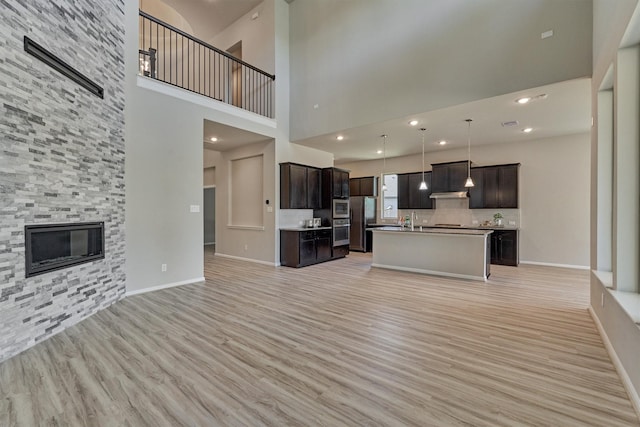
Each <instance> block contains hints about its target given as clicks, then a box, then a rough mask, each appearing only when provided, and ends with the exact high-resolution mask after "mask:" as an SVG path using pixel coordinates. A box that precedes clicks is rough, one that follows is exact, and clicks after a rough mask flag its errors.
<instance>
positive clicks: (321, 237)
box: [316, 230, 331, 262]
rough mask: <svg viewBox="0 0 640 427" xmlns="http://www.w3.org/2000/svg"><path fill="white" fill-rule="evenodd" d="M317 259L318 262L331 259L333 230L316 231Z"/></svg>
mask: <svg viewBox="0 0 640 427" xmlns="http://www.w3.org/2000/svg"><path fill="white" fill-rule="evenodd" d="M316 253H317V257H316V260H317V261H318V262H322V261H327V260H329V259H331V230H318V231H317V232H316Z"/></svg>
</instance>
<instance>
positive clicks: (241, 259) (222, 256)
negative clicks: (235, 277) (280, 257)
mask: <svg viewBox="0 0 640 427" xmlns="http://www.w3.org/2000/svg"><path fill="white" fill-rule="evenodd" d="M215 256H219V257H220V258H229V259H237V260H239V261H249V262H255V263H257V264H263V265H268V266H270V267H279V266H280V263H275V262H269V261H262V260H259V259H253V258H244V257H241V256H235V255H227V254H221V253H218V252H216V253H215Z"/></svg>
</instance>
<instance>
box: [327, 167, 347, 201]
mask: <svg viewBox="0 0 640 427" xmlns="http://www.w3.org/2000/svg"><path fill="white" fill-rule="evenodd" d="M322 190H323V191H322V202H323V203H322V204H323V207H324V208H329V207H331V200H332V199H348V198H349V171H348V170H344V169H338V168H325V169H322Z"/></svg>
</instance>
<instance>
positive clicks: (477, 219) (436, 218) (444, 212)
mask: <svg viewBox="0 0 640 427" xmlns="http://www.w3.org/2000/svg"><path fill="white" fill-rule="evenodd" d="M434 203H435V204H436V208H435V209H423V210H419V209H418V210H415V212H416V214H417V216H418V220H417V224H418V225H435V224H462V225H481V224H482V223H483V222H485V221H491V222H493V215H494V214H495V213H497V212H500V213H501V214H502V215H503V217H504V218H503V220H502V221H503V222H502V223H503V225H504V226H506V227H516V228H520V209H469V199H438V200H434ZM413 211H414V210H411V209H400V210H398V216H399V217H404V216H406V215H411V212H413ZM385 222H393V223H397V222H398V221H397V219H396V220H386V221H385Z"/></svg>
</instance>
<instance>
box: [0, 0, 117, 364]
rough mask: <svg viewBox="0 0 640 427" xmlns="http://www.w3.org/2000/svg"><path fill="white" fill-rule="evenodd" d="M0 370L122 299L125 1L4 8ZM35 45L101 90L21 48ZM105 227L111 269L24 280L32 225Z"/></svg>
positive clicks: (28, 2)
mask: <svg viewBox="0 0 640 427" xmlns="http://www.w3.org/2000/svg"><path fill="white" fill-rule="evenodd" d="M0 21H1V22H2V25H0V361H2V360H5V359H7V358H9V357H11V356H13V355H15V354H17V353H19V352H20V351H22V350H24V349H26V348H28V347H30V346H32V345H34V344H35V343H38V342H40V341H42V340H43V339H46V338H48V337H50V336H51V335H53V334H55V333H57V332H60V331H61V330H63V329H65V328H66V327H68V326H70V325H73V324H75V323H77V322H78V321H80V320H82V319H83V318H86V317H87V316H90V315H92V314H94V313H96V312H97V311H99V310H101V309H103V308H105V307H107V306H109V305H110V304H112V303H114V302H115V301H117V300H118V299H120V298H121V297H122V296H123V295H124V292H125V269H124V262H125V259H124V252H125V244H124V0H101V1H94V0H56V1H38V0H14V1H6V0H0ZM25 35H27V36H29V37H30V38H31V39H33V40H34V41H36V42H37V43H39V44H40V45H42V46H44V47H45V48H46V49H48V50H49V51H51V52H53V53H54V54H55V55H57V56H58V57H59V58H61V59H62V60H64V61H65V62H67V63H68V64H69V65H71V66H72V67H74V68H76V69H77V70H78V71H80V72H81V73H83V74H84V75H85V76H87V77H89V78H91V79H92V80H94V81H95V82H97V83H98V84H99V85H101V86H103V87H104V89H105V96H104V99H100V98H98V97H96V96H94V95H92V94H91V93H89V92H87V91H86V90H85V89H83V88H82V87H80V86H78V85H76V84H75V83H74V82H72V81H71V80H69V79H68V78H66V77H64V76H62V75H61V74H60V73H58V72H56V71H54V70H53V69H51V68H49V67H48V66H46V65H44V64H43V63H42V62H40V61H38V60H37V59H35V58H34V57H32V56H30V55H28V54H27V53H25V52H24V49H23V37H24V36H25ZM86 221H104V223H105V255H106V257H105V259H104V260H99V261H94V262H91V263H86V264H82V265H80V266H75V267H70V268H67V269H64V270H59V271H55V272H50V273H46V274H43V275H40V276H36V277H31V278H27V279H26V278H25V259H24V254H25V253H24V226H25V225H27V224H42V223H73V222H86Z"/></svg>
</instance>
